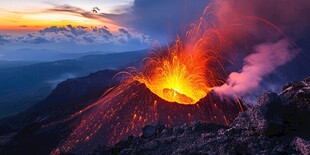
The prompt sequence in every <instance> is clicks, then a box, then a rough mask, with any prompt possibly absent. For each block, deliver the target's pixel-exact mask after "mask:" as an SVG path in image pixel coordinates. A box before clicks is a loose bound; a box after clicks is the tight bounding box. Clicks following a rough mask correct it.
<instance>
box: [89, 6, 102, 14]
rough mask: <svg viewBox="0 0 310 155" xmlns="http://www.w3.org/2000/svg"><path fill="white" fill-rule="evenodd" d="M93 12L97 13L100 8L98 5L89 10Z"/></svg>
mask: <svg viewBox="0 0 310 155" xmlns="http://www.w3.org/2000/svg"><path fill="white" fill-rule="evenodd" d="M91 11H92V12H93V13H98V12H99V11H100V9H99V8H98V7H93V8H92V10H91Z"/></svg>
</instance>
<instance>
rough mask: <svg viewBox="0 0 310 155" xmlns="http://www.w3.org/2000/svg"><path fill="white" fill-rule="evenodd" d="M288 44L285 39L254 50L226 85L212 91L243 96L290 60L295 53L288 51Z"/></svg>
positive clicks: (259, 46) (265, 44)
mask: <svg viewBox="0 0 310 155" xmlns="http://www.w3.org/2000/svg"><path fill="white" fill-rule="evenodd" d="M290 45H291V44H290V42H289V41H288V40H286V39H283V40H280V41H278V42H276V43H264V44H261V45H258V46H257V47H256V48H255V51H256V53H253V54H250V55H248V56H247V57H246V58H245V59H244V66H243V67H242V70H241V72H239V73H238V72H232V73H231V74H230V75H229V77H228V79H227V83H225V84H224V85H222V86H221V87H215V88H214V90H215V91H216V92H219V93H224V94H228V95H234V94H237V95H238V96H240V95H245V94H247V93H248V92H250V91H252V90H254V89H255V88H257V87H259V86H260V83H261V81H262V80H263V77H264V76H266V75H268V74H269V73H271V72H273V71H275V69H276V68H277V67H279V66H281V65H284V64H286V63H287V62H289V61H290V60H292V59H293V58H294V57H295V56H296V54H297V51H294V50H290Z"/></svg>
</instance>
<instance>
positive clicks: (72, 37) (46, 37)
mask: <svg viewBox="0 0 310 155" xmlns="http://www.w3.org/2000/svg"><path fill="white" fill-rule="evenodd" d="M8 42H10V43H14V42H15V43H19V42H23V43H30V44H42V43H49V42H73V43H76V44H114V45H121V44H127V43H136V44H149V43H150V37H149V36H146V35H142V34H140V33H133V32H129V31H127V30H126V29H124V28H120V29H118V31H117V32H111V31H109V29H108V28H107V27H101V28H98V27H94V28H90V29H88V28H87V27H83V26H77V27H73V26H71V25H67V26H66V27H57V26H51V27H48V28H45V29H43V30H40V31H38V32H36V33H32V34H27V35H23V36H12V35H0V43H2V44H4V43H8Z"/></svg>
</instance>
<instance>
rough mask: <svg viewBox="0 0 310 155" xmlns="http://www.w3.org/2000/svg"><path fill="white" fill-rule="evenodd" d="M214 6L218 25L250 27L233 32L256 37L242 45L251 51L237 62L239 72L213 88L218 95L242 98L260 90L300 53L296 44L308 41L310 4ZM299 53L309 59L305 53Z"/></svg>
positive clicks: (272, 0) (238, 0)
mask: <svg viewBox="0 0 310 155" xmlns="http://www.w3.org/2000/svg"><path fill="white" fill-rule="evenodd" d="M215 3H216V4H217V5H218V9H217V11H216V12H215V13H216V16H217V18H218V20H219V22H222V24H231V23H229V22H232V23H233V22H237V23H238V22H240V23H241V24H245V25H246V24H249V23H250V25H249V26H245V27H242V28H240V29H239V28H236V30H235V31H237V32H238V31H239V32H240V33H243V32H246V33H247V32H249V33H251V35H253V36H255V37H253V39H251V40H253V41H252V42H251V43H250V44H247V45H245V46H249V47H252V50H251V51H249V54H247V55H245V57H243V58H240V59H242V60H243V65H242V67H241V68H239V71H234V72H232V73H230V74H229V76H228V77H227V79H226V82H225V83H224V84H223V85H222V86H219V87H215V88H214V90H215V91H217V92H219V93H223V94H227V95H237V96H243V95H249V94H250V93H253V92H255V91H256V90H257V89H258V88H261V87H262V84H261V83H262V81H263V80H264V78H266V77H267V76H268V75H269V74H271V73H275V72H277V69H278V68H279V67H280V66H283V65H285V64H287V63H288V62H290V61H291V60H293V59H294V58H295V57H296V56H298V54H299V53H301V52H300V49H298V48H299V47H297V46H298V41H299V40H302V39H304V38H307V37H309V34H310V31H309V30H308V29H307V27H309V26H310V16H309V15H308V13H307V12H308V10H309V9H310V1H302V0H299V1H293V0H283V1H277V0H260V1H255V0H229V1H228V0H226V1H219V0H218V1H215ZM235 19H237V21H235ZM227 21H228V22H227ZM266 26H267V27H269V28H266ZM254 38H256V40H255V39H254ZM283 38H285V39H283ZM295 43H297V45H296V44H295ZM302 53H303V54H304V55H309V53H308V51H302ZM267 89H268V88H267Z"/></svg>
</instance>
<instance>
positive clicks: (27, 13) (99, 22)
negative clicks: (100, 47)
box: [0, 0, 133, 32]
mask: <svg viewBox="0 0 310 155" xmlns="http://www.w3.org/2000/svg"><path fill="white" fill-rule="evenodd" d="M132 3H133V0H117V1H115V0H90V1H89V0H87V1H85V0H62V1H61V0H56V1H48V0H11V1H0V21H1V25H0V29H1V31H2V32H4V31H8V30H20V31H22V30H39V29H42V28H44V27H49V26H65V25H68V24H70V25H73V26H77V25H83V26H103V25H104V26H108V27H110V28H112V29H116V28H118V27H120V26H118V25H117V24H115V23H114V22H113V21H111V20H109V19H105V18H103V17H99V16H100V15H99V14H95V13H92V12H91V9H92V8H93V7H98V8H100V11H99V13H122V12H121V10H123V11H124V10H126V8H129V7H130V6H131V5H132ZM69 4H70V6H72V7H76V8H78V9H80V11H83V12H85V13H89V17H85V16H83V15H81V14H79V13H77V12H76V13H74V12H70V11H69V10H65V9H62V7H64V6H69ZM57 9H58V10H57Z"/></svg>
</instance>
